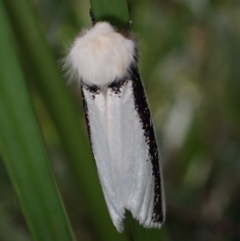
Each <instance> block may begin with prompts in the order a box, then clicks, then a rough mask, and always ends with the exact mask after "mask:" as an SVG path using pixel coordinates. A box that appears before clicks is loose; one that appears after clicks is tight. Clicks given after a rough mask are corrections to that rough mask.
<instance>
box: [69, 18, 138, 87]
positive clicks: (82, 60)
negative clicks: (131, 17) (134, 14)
mask: <svg viewBox="0 0 240 241" xmlns="http://www.w3.org/2000/svg"><path fill="white" fill-rule="evenodd" d="M135 45H136V44H135V42H134V41H133V40H131V39H128V38H126V37H124V36H123V35H122V34H120V33H118V32H116V31H115V30H114V28H113V27H112V26H111V25H110V24H109V23H107V22H99V23H96V24H95V25H94V26H93V28H91V29H90V30H86V31H84V32H83V33H82V34H81V35H80V36H78V37H77V38H76V39H75V41H74V43H73V45H72V47H71V50H70V52H69V54H68V57H67V59H66V64H67V65H69V66H70V67H71V68H72V69H73V71H74V73H75V75H77V78H78V80H81V81H83V82H84V83H85V84H87V85H96V86H99V87H100V86H106V85H109V84H110V83H112V82H113V81H116V80H118V79H122V78H123V77H124V76H126V75H127V73H128V71H129V66H130V65H131V63H133V62H134V55H135V47H136V46H135Z"/></svg>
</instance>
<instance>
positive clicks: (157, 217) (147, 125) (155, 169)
mask: <svg viewBox="0 0 240 241" xmlns="http://www.w3.org/2000/svg"><path fill="white" fill-rule="evenodd" d="M130 70H131V71H130V79H131V80H132V82H133V93H134V100H135V108H136V111H137V113H138V115H139V117H140V120H141V122H142V128H143V130H144V135H145V139H146V143H147V144H148V147H149V149H148V153H149V157H150V160H151V163H152V175H153V176H154V182H155V183H154V185H155V187H154V207H153V214H152V221H153V222H154V223H162V222H163V221H164V213H163V203H162V200H163V197H162V193H163V192H162V190H161V189H162V185H161V177H160V175H161V172H160V166H159V155H158V146H157V142H156V138H155V133H154V129H153V124H152V120H151V115H150V110H149V107H148V104H147V99H146V95H145V91H144V88H143V85H142V82H141V77H140V75H139V71H138V67H137V66H136V65H135V64H134V65H132V66H131V69H130Z"/></svg>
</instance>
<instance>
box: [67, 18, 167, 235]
mask: <svg viewBox="0 0 240 241" xmlns="http://www.w3.org/2000/svg"><path fill="white" fill-rule="evenodd" d="M65 64H66V66H67V67H68V68H69V71H70V72H71V73H72V74H73V75H75V77H77V80H78V81H79V82H80V83H81V89H82V97H83V102H84V108H85V114H86V120H87V125H88V132H89V136H90V140H91V146H92V151H93V154H94V159H95V161H96V165H97V170H98V174H99V179H100V182H101V185H102V189H103V193H104V197H105V200H106V203H107V206H108V210H109V212H110V215H111V218H112V221H113V223H114V225H115V226H116V228H117V230H118V231H119V232H122V230H123V219H124V213H125V209H127V210H129V211H130V212H131V214H132V216H133V217H134V218H135V219H137V220H138V221H139V222H140V224H142V225H143V226H144V227H147V228H152V227H155V228H159V227H161V225H162V223H163V222H164V220H165V198H164V189H163V179H162V173H161V165H160V163H159V158H158V148H157V143H156V139H155V134H154V130H153V126H152V121H151V117H150V112H149V108H148V104H147V101H146V97H145V93H144V89H143V85H142V83H141V79H140V76H139V72H138V68H137V56H136V43H135V41H134V40H132V39H130V38H127V37H125V36H123V35H122V34H121V33H119V32H117V31H116V30H115V29H114V28H113V27H112V26H111V25H110V24H109V23H107V22H98V23H96V24H95V25H94V26H93V27H92V28H91V29H90V30H85V31H84V32H83V33H81V34H80V35H79V36H78V37H77V38H76V39H75V41H74V43H73V45H72V47H71V49H70V52H69V54H68V56H67V58H66V60H65Z"/></svg>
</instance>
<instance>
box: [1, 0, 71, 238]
mask: <svg viewBox="0 0 240 241" xmlns="http://www.w3.org/2000/svg"><path fill="white" fill-rule="evenodd" d="M0 29H1V31H0V39H1V44H0V56H2V57H1V58H0V77H1V81H0V110H1V111H0V126H1V133H0V144H1V152H2V154H3V157H4V161H5V165H6V167H7V170H8V172H9V175H10V178H11V180H12V183H13V185H14V187H15V190H16V192H17V194H18V197H19V199H20V202H21V205H22V208H23V211H24V214H25V217H26V220H27V223H28V226H29V229H30V231H31V233H32V236H33V237H34V239H35V240H37V241H43V240H44V241H53V240H58V241H73V240H74V237H73V235H72V231H71V228H70V225H69V222H68V220H67V217H66V215H65V211H64V208H63V205H62V202H61V199H60V196H59V193H58V190H57V187H56V185H55V181H54V178H53V175H52V172H51V167H50V165H49V160H48V157H47V154H46V151H45V147H44V144H43V142H42V138H41V134H40V132H39V128H38V125H37V122H36V119H35V116H34V112H33V110H32V106H31V103H30V99H29V96H28V93H27V90H26V86H25V83H24V79H23V76H22V73H21V70H20V68H19V65H18V61H17V58H16V55H15V53H14V51H13V45H12V39H11V38H10V29H9V25H8V22H7V18H6V14H5V12H4V8H3V6H2V1H1V2H0ZM3 56H4V58H3Z"/></svg>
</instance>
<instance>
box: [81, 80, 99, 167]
mask: <svg viewBox="0 0 240 241" xmlns="http://www.w3.org/2000/svg"><path fill="white" fill-rule="evenodd" d="M83 88H85V89H86V90H87V91H89V92H90V93H91V94H92V97H93V99H95V96H96V95H97V94H99V93H100V90H99V88H98V87H92V86H89V85H85V84H81V93H82V102H83V109H84V114H85V119H86V124H87V132H88V137H89V140H90V145H91V150H92V153H93V149H92V138H91V127H90V124H89V115H88V105H87V102H86V99H85V95H84V92H83ZM93 157H94V153H93ZM94 160H95V157H94ZM95 163H96V160H95Z"/></svg>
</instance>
